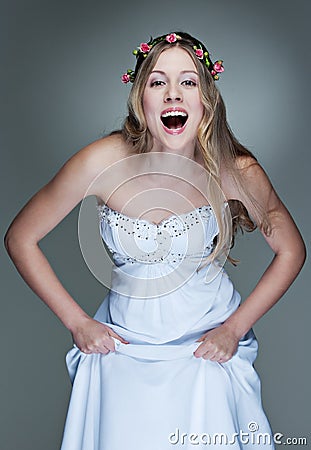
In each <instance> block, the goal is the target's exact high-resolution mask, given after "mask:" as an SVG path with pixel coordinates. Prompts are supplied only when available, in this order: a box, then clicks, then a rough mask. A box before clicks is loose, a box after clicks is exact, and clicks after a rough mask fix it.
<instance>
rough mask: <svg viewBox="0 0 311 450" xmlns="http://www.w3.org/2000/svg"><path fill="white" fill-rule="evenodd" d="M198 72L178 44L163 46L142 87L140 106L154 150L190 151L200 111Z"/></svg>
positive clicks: (201, 108)
mask: <svg viewBox="0 0 311 450" xmlns="http://www.w3.org/2000/svg"><path fill="white" fill-rule="evenodd" d="M198 84H199V75H198V72H197V69H196V67H195V64H194V62H193V61H192V59H191V57H190V55H189V54H188V53H187V51H186V50H184V49H182V48H180V47H172V48H170V49H168V50H164V51H163V52H162V53H161V54H160V56H159V58H158V61H157V63H156V65H155V66H154V68H153V70H152V72H151V74H150V76H149V78H148V80H147V84H146V87H145V90H144V95H143V108H144V113H145V117H146V120H147V126H148V128H149V130H150V133H151V134H152V136H153V138H154V146H153V150H154V151H163V150H165V149H167V150H178V151H180V152H182V151H183V150H185V151H186V152H189V150H190V151H192V150H193V149H194V146H195V141H196V137H197V130H198V126H199V123H200V121H201V119H202V115H203V105H202V102H201V99H200V92H199V88H198Z"/></svg>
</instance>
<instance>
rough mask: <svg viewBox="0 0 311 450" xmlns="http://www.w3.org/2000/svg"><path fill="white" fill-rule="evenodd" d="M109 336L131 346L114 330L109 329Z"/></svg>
mask: <svg viewBox="0 0 311 450" xmlns="http://www.w3.org/2000/svg"><path fill="white" fill-rule="evenodd" d="M108 333H109V336H112V337H114V338H116V339H118V340H119V341H121V342H122V343H123V344H129V341H126V340H125V339H123V337H121V336H119V335H118V334H117V333H116V332H115V331H113V330H112V329H109V331H108Z"/></svg>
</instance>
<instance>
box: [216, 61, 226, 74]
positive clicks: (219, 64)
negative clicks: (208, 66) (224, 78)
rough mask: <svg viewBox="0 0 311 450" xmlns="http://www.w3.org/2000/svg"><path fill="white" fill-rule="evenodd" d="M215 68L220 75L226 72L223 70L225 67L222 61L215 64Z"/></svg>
mask: <svg viewBox="0 0 311 450" xmlns="http://www.w3.org/2000/svg"><path fill="white" fill-rule="evenodd" d="M213 67H214V70H215V71H216V72H218V73H220V72H223V71H224V70H225V69H224V68H223V66H222V61H221V60H219V61H217V62H215V64H214V66H213Z"/></svg>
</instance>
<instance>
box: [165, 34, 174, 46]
mask: <svg viewBox="0 0 311 450" xmlns="http://www.w3.org/2000/svg"><path fill="white" fill-rule="evenodd" d="M165 40H166V41H167V42H169V43H170V44H172V43H173V42H176V41H177V36H176V34H175V33H171V34H168V35H167V36H166V38H165Z"/></svg>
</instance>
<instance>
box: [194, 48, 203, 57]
mask: <svg viewBox="0 0 311 450" xmlns="http://www.w3.org/2000/svg"><path fill="white" fill-rule="evenodd" d="M195 54H196V55H197V57H198V58H199V59H202V58H203V50H202V49H201V48H197V49H196V51H195Z"/></svg>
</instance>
